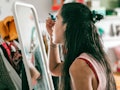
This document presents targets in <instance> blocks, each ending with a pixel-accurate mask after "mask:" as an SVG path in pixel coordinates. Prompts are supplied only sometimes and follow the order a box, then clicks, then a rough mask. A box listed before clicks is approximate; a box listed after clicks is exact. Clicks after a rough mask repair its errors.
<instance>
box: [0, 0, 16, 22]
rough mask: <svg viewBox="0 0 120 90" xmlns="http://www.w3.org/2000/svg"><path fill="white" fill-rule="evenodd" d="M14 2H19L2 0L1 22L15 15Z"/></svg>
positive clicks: (0, 8) (0, 2) (0, 7)
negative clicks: (13, 10)
mask: <svg viewBox="0 0 120 90" xmlns="http://www.w3.org/2000/svg"><path fill="white" fill-rule="evenodd" d="M14 1H17V0H0V20H3V19H4V18H5V17H7V16H10V15H13V13H12V5H13V2H14Z"/></svg>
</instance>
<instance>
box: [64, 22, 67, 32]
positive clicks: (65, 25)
mask: <svg viewBox="0 0 120 90" xmlns="http://www.w3.org/2000/svg"><path fill="white" fill-rule="evenodd" d="M66 27H67V24H66V23H65V24H64V26H63V29H64V31H65V30H66Z"/></svg>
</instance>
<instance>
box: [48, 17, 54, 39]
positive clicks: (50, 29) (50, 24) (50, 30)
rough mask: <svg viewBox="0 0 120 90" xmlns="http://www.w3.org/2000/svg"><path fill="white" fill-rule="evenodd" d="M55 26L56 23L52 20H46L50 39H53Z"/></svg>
mask: <svg viewBox="0 0 120 90" xmlns="http://www.w3.org/2000/svg"><path fill="white" fill-rule="evenodd" d="M54 24H55V21H53V20H52V19H51V18H48V19H47V20H46V29H47V32H48V33H49V35H50V38H51V37H52V32H53V29H52V28H53V26H54Z"/></svg>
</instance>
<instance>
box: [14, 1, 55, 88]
mask: <svg viewBox="0 0 120 90" xmlns="http://www.w3.org/2000/svg"><path fill="white" fill-rule="evenodd" d="M14 18H15V24H16V27H17V33H18V39H19V42H20V45H21V51H22V55H23V64H24V68H25V75H26V78H27V83H28V87H29V90H33V89H34V90H54V87H53V82H52V77H51V75H50V73H49V70H48V63H47V62H48V59H47V55H46V52H45V46H44V43H43V38H42V32H41V28H40V27H39V26H40V23H39V22H38V17H37V13H36V9H35V8H34V6H33V5H31V4H27V3H22V2H15V3H14ZM22 73H23V72H22ZM25 82H26V81H25V80H24V79H23V78H22V83H25ZM22 85H23V88H24V84H22Z"/></svg>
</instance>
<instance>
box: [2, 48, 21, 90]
mask: <svg viewBox="0 0 120 90" xmlns="http://www.w3.org/2000/svg"><path fill="white" fill-rule="evenodd" d="M8 84H9V85H8ZM0 90H22V83H21V79H20V77H19V76H18V74H17V73H16V71H15V70H14V69H13V67H12V66H11V65H10V63H9V62H8V60H7V59H6V58H5V56H4V54H3V52H2V49H1V48H0Z"/></svg>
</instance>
